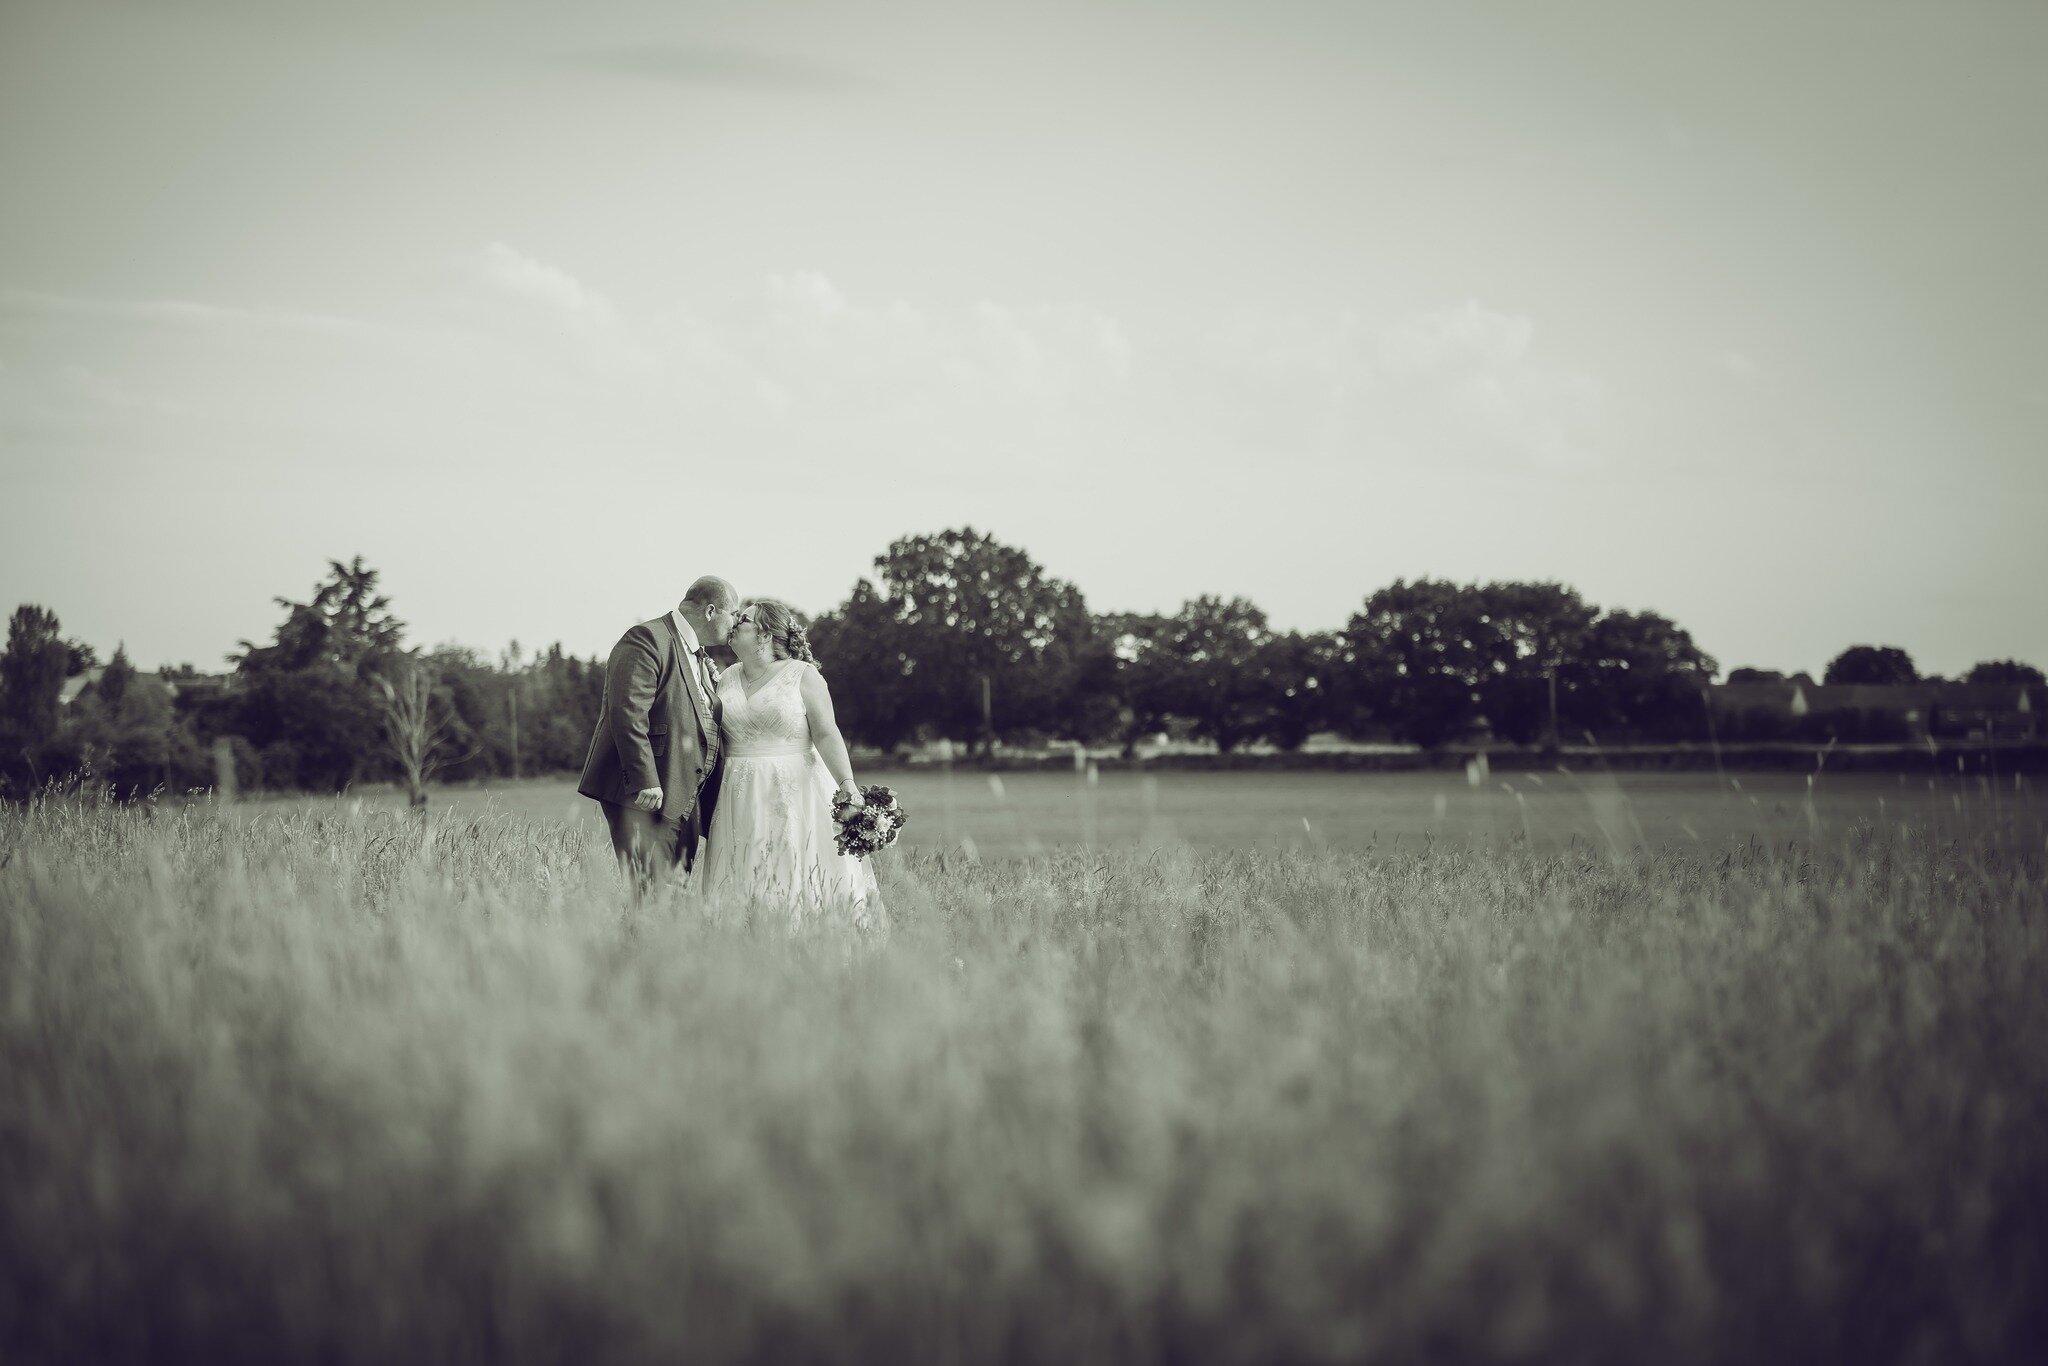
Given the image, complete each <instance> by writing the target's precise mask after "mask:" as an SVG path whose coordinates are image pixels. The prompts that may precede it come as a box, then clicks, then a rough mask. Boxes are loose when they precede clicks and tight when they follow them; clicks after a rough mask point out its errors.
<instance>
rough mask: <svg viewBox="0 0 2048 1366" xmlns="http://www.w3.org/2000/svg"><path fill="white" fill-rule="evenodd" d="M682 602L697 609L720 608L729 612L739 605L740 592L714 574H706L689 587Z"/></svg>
mask: <svg viewBox="0 0 2048 1366" xmlns="http://www.w3.org/2000/svg"><path fill="white" fill-rule="evenodd" d="M683 601H684V603H686V604H694V605H695V606H698V607H722V608H724V609H725V610H727V611H731V610H732V609H733V608H735V607H737V606H739V605H740V590H739V589H737V588H734V587H733V586H732V585H731V584H729V583H727V582H726V581H725V580H724V579H721V578H719V577H718V576H717V575H716V574H706V575H705V576H704V577H703V578H701V579H699V580H697V581H696V582H695V583H693V584H691V585H690V591H689V592H687V593H685V594H683Z"/></svg>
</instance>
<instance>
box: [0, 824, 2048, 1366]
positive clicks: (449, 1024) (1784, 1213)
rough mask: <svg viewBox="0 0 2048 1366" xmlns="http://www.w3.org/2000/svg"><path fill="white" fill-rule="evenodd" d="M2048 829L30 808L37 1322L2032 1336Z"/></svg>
mask: <svg viewBox="0 0 2048 1366" xmlns="http://www.w3.org/2000/svg"><path fill="white" fill-rule="evenodd" d="M2042 870H2043V849H2042V845H2041V843H2040V839H2039V836H2038V834H2027V835H2024V836H2023V835H2021V834H2020V833H2018V832H2016V831H2013V830H2008V829H2003V828H1998V827H1996V826H1990V825H1987V826H1984V827H1982V828H1979V829H1976V830H1973V831H1969V832H1964V833H1957V832H1954V831H1949V832H1941V833H1937V832H1934V831H1932V830H1928V829H1921V830H1917V831H1916V830H1914V829H1910V828H1901V827H1898V826H1896V825H1893V826H1891V827H1888V828H1887V829H1886V830H1885V831H1884V832H1882V833H1880V832H1876V831H1872V830H1863V831H1859V832H1851V833H1850V834H1849V835H1847V836H1845V837H1844V838H1842V839H1841V840H1839V841H1836V842H1835V845H1834V847H1830V848H1829V849H1827V850H1824V851H1820V852H1813V851H1797V850H1787V849H1772V848H1764V847H1751V848H1748V849H1744V850H1740V851H1736V852H1723V853H1720V854H1717V855H1713V856H1710V857H1707V856H1701V857H1679V856H1674V855H1651V854H1640V855H1636V856H1633V857H1628V858H1619V859H1616V858H1604V859H1603V858H1598V857H1595V856H1594V855H1592V854H1590V853H1588V852H1587V851H1585V850H1574V851H1570V852H1563V853H1555V852H1553V853H1540V852H1535V851H1531V850H1529V849H1526V848H1522V849H1517V848H1512V847H1509V848H1500V847H1494V848H1488V849H1485V850H1480V851H1473V850H1468V849H1459V848H1455V847H1437V848H1427V849H1410V850H1406V851H1401V852H1385V851H1381V852H1375V853H1371V854H1343V853H1336V852H1329V851H1296V852H1292V853H1281V852H1271V851H1269V852H1262V853H1200V854H1197V853H1191V852H1186V851H1182V852H1157V851H1154V852H1151V853H1138V852H1123V853H1109V854H1105V853H1094V854H1086V853H1081V852H1069V853H1062V854H1053V855H1048V856H1046V857H1044V858H1041V859H1037V860H1032V861H1026V862H1021V863H1013V864H1007V865H981V864H974V863H969V862H965V861H962V860H959V859H958V858H954V859H952V860H951V861H942V859H941V858H939V857H938V856H934V855H930V854H911V855H907V856H900V857H897V858H895V859H892V860H886V861H885V864H884V867H883V869H882V873H883V877H884V881H885V886H886V888H887V891H888V894H889V897H890V901H891V906H892V909H893V912H894V915H895V918H896V930H895V933H894V935H893V936H892V938H891V939H890V940H889V941H888V943H887V944H886V945H885V946H883V947H881V948H880V949H878V950H874V951H871V952H863V953H858V954H854V955H852V956H849V954H848V953H847V947H848V946H847V945H845V944H842V943H837V942H818V941H811V940H800V941H797V942H794V943H792V942H790V941H789V940H787V939H784V938H781V937H778V936H776V935H774V934H771V933H765V932H763V933H754V932H750V931H748V930H746V929H743V928H730V927H727V928H713V927H709V926H706V925H705V924H703V923H702V922H701V921H700V920H699V919H697V918H696V917H695V916H694V915H693V914H692V913H691V911H690V910H689V908H688V906H687V904H686V903H681V902H676V901H665V902H655V903H652V904H649V905H646V906H640V907H635V906H633V905H632V904H630V903H629V902H628V901H627V900H626V899H625V898H624V897H623V895H622V893H621V891H620V889H619V888H618V886H617V883H616V880H615V875H614V873H613V871H612V869H611V867H610V863H609V856H608V854H607V853H605V852H604V851H603V850H602V848H601V846H600V844H599V842H598V840H597V839H596V838H595V836H594V834H593V830H592V829H591V828H590V827H588V826H568V827H565V826H558V825H546V824H539V823H533V822H529V821H525V820H521V819H519V818H516V817H511V816H504V815H499V816H493V817H487V818H471V817H459V816H452V815H448V814H442V815H439V816H437V817H435V818H434V820H433V821H432V822H431V823H430V824H428V825H426V826H424V827H423V826H422V825H421V824H419V823H418V822H417V821H415V820H413V819H412V818H410V817H407V816H404V815H400V814H395V813H379V812H361V811H357V812H353V813H351V812H349V811H348V810H346V809H345V808H330V809H327V810H324V811H291V812H283V813H280V814H276V815H262V816H258V817H256V818H254V819H246V820H235V821H228V820H223V819H220V818H218V817H217V816H216V814H215V813H213V812H212V811H211V810H210V809H208V808H206V807H204V806H198V807H191V808H187V809H184V810H173V809H162V810H156V809H149V808H143V809H129V810H123V809H116V808H109V807H103V806H94V805H89V804H68V805H67V804H61V803H54V802H52V803H44V804H41V805H38V806H35V807H31V808H28V809H13V810H9V811H6V812H4V813H0V1262H4V1265H0V1354H5V1355H7V1356H8V1359H10V1360H13V1361H41V1360H91V1361H118V1360H141V1359H155V1360H169V1359H179V1360H209V1361H217V1362H231V1361H265V1362H274V1361H292V1360H313V1359H317V1360H322V1361H330V1362H358V1361H360V1362H386V1361H398V1360H434V1361H513V1362H517V1361H576V1362H584V1361H591V1362H596V1361H640V1360H647V1361H654V1360H671V1359H677V1358H679V1357H686V1358H687V1359H690V1360H693V1361H804V1360H816V1361H884V1360H919V1361H958V1362H981V1361H995V1360H1004V1361H1017V1362H1038V1361H1044V1362H1055V1361H1058V1362H1066V1361H1077V1360H1093V1359H1112V1358H1113V1359H1119V1360H1140V1361H1142V1360H1157V1361H1164V1360H1176V1361H1181V1360H1218V1361H1240V1360H1241V1361H1271V1360H1282V1359H1285V1360H1298V1361H1319V1360H1331V1361H1335V1360H1360V1359H1379V1360H1408V1359H1421V1358H1427V1359H1431V1360H1573V1361H1616V1362H1622V1361H1667V1362H1686V1361H1720V1360H1756V1359H1771V1360H1779V1359H1787V1360H1790V1359H1801V1360H1842V1361H1847V1360H1856V1361H1871V1360H1914V1361H1928V1362H1949V1361H1959V1360H1992V1359H2000V1358H2006V1357H2016V1356H2017V1355H2019V1354H2020V1353H2022V1352H2023V1351H2024V1350H2026V1349H2027V1348H2028V1347H2029V1346H2031V1345H2032V1344H2033V1343H2034V1342H2037V1341H2038V1340H2040V1338H2041V1337H2042V1335H2043V1334H2044V1332H2048V1316H2044V1312H2043V1309H2042V1307H2041V1301H2040V1300H2039V1298H2038V1292H2039V1291H2040V1289H2041V1288H2042V1286H2043V1285H2044V1284H2048V1245H2044V1239H2048V993H2044V991H2043V981H2044V968H2048V926H2044V921H2043V914H2044V909H2048V907H2044V897H2043V893H2042Z"/></svg>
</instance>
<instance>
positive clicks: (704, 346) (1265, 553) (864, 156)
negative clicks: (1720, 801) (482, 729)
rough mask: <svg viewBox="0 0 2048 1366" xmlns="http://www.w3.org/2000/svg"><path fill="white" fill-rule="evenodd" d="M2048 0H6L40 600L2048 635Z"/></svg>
mask: <svg viewBox="0 0 2048 1366" xmlns="http://www.w3.org/2000/svg"><path fill="white" fill-rule="evenodd" d="M2043 70H2048V5H2042V4H2039V3H2036V2H2035V0H1995V2H1994V0H1928V2H1927V3H1899V2H1897V0H1808V2H1807V3H1801V4H1790V5H1788V4H1785V3H1783V2H1782V0H1771V2H1770V3H1754V0H1721V2H1720V3H1716V4H1713V5H1704V4H1689V5H1679V4H1667V3H1658V2H1656V0H1548V2H1546V3H1541V4H1531V3H1526V0H1522V2H1516V0H1502V2H1500V3H1479V2H1478V0H1398V2H1394V0H1390V2H1389V3H1370V0H1367V2H1364V3H1358V2H1354V3H1341V4H1337V3H1303V2H1302V0H1247V2H1245V3H1236V2H1226V0H1172V2H1171V3H1165V2H1163V0H1162V2H1160V3H1141V2H1138V0H1126V2H1125V3H1087V4H1083V3H1076V2H1074V0H1031V3H979V4H975V3H957V2H956V3H928V2H925V0H919V2H917V3H910V2H908V0H876V2H875V3H860V2H856V0H838V2H837V3H787V2H785V0H746V3H688V2H687V0H578V3H576V4H573V5H572V4H567V3H537V2H536V0H492V2H491V3H484V0H461V2H457V3H432V2H431V0H351V3H348V4H342V3H339V2H338V0H320V3H311V2H309V0H183V2H182V3H181V2H180V0H150V2H149V3H142V2H141V0H0V187H4V190H0V505H4V522H0V599H4V601H0V610H8V609H11V608H12V606H13V605H14V604H15V603H19V602H34V603H38V604H40V605H43V606H46V607H49V608H51V609H52V610H54V611H56V612H57V613H58V615H59V616H60V618H61V619H62V621H63V625H64V631H65V634H66V635H68V636H72V637H74V638H82V639H85V640H88V641H90V642H92V643H94V644H95V645H96V646H97V647H98V648H99V650H100V652H101V654H102V655H103V656H104V655H107V654H110V653H111V652H112V649H113V647H114V645H115V644H116V643H117V642H125V644H126V646H127V648H128V650H129V653H130V655H131V657H132V658H134V659H135V660H136V661H137V663H138V664H141V665H143V666H145V667H152V666H155V665H158V664H164V663H173V662H183V661H189V662H193V663H196V664H198V665H199V666H200V667H201V668H217V667H221V665H222V660H223V657H224V656H225V655H227V654H228V653H229V652H231V651H233V650H234V649H235V648H236V643H237V642H238V641H239V640H242V639H258V640H261V639H267V638H268V636H269V634H270V632H271V631H272V630H273V629H274V627H275V625H276V623H277V621H278V620H279V619H280V616H281V613H280V611H279V609H278V608H277V606H276V605H275V603H274V602H273V599H274V598H275V597H278V596H280V595H282V596H287V597H293V598H298V599H303V598H305V597H306V596H307V595H308V594H309V593H310V591H311V590H312V588H313V586H314V584H315V582H316V581H317V580H319V579H320V578H321V577H322V575H323V574H324V573H325V570H326V565H327V562H328V561H329V560H333V559H342V560H346V559H348V558H350V557H353V556H356V555H361V556H363V557H364V558H365V559H366V560H367V561H368V563H370V564H371V565H372V566H373V567H375V568H376V569H378V570H379V571H380V572H381V573H382V575H383V587H384V589H385V590H386V591H387V592H388V593H389V594H390V596H391V598H392V602H393V607H394V610H395V611H396V612H397V614H398V615H399V616H400V617H401V618H403V619H404V620H405V621H406V622H407V623H408V624H409V627H410V633H409V639H410V640H412V641H413V642H415V643H419V644H435V643H441V642H458V643H461V644H466V645H470V646H473V647H476V648H478V649H480V650H483V651H484V652H486V653H487V654H495V653H496V652H497V651H499V650H500V649H502V648H504V647H505V646H506V645H507V644H508V643H509V642H511V641H514V640H517V641H519V642H521V643H522V644H523V645H524V646H525V647H526V648H527V649H528V650H531V649H533V648H534V647H536V646H542V645H545V644H547V643H549V642H554V641H559V642H561V643H562V644H563V646H564V647H565V648H567V649H569V650H571V651H572V652H575V653H578V654H584V655H590V654H601V653H603V652H605V651H606V650H607V649H608V648H609V647H610V644H611V642H612V641H613V640H614V639H616V637H617V636H618V634H619V632H620V630H621V629H622V628H623V627H625V626H626V625H628V624H630V623H632V622H634V621H637V620H641V619H644V618H646V617H649V616H653V615H656V614H658V613H659V612H661V611H664V610H666V609H667V608H668V607H669V606H671V605H672V604H673V603H674V601H675V600H676V599H677V598H678V597H679V596H680V595H681V592H682V590H683V589H684V588H685V587H686V586H687V585H688V583H689V581H690V580H691V579H692V578H694V577H696V576H697V575H699V574H702V573H718V574H722V575H724V576H726V577H728V578H730V579H732V580H733V581H734V582H736V583H737V584H738V585H739V587H740V588H741V590H742V591H743V592H745V593H762V594H769V595H774V596H779V597H783V598H786V599H788V600H790V601H792V602H794V603H796V604H797V605H798V606H799V607H802V608H804V609H806V610H809V611H818V610H823V609H828V608H830V607H832V606H833V605H835V604H836V603H838V602H840V601H842V600H843V599H844V597H845V596H846V594H847V592H848V590H849V589H850V588H851V587H852V585H853V584H854V582H855V580H856V579H858V578H860V577H861V576H863V575H871V574H872V573H873V568H872V562H873V560H874V558H875V557H876V556H877V555H879V554H880V553H882V552H883V551H884V550H885V549H886V548H887V546H888V544H889V543H890V542H891V541H893V540H895V539H897V538H899V537H902V536H906V535H913V534H921V533H931V532H937V531H941V530H944V529H946V528H953V527H961V526H969V525H971V526H973V527H975V528H976V529H977V530H981V531H985V532H991V533H993V534H995V535H996V536H998V537H999V538H1000V539H1002V540H1004V541H1005V542H1008V543H1010V544H1013V545H1018V546H1021V547H1023V548H1024V549H1025V550H1027V551H1028V552H1029V553H1030V554H1031V555H1032V556H1033V558H1034V559H1035V560H1036V561H1037V562H1038V563H1039V564H1040V565H1042V566H1043V567H1044V568H1045V569H1046V571H1047V572H1048V573H1050V574H1052V575H1055V576H1057V577H1059V578H1062V579H1066V580H1069V581H1071V582H1073V583H1075V584H1077V585H1078V586H1079V587H1080V588H1081V589H1082V591H1083V592H1084V593H1085V595H1086V597H1087V600H1088V602H1089V604H1090V606H1091V607H1093V608H1095V609H1097V610H1105V611H1107V610H1122V611H1167V612H1170V611H1173V610H1175V609H1176V608H1177V607H1178V606H1179V605H1180V603H1181V602H1182V601H1184V600H1185V599H1188V598H1192V597H1194V596H1196V595H1199V594H1204V593H1210V594H1218V595H1224V596H1230V595H1242V596H1244V597H1248V598H1250V599H1251V600H1252V601H1254V602H1255V603H1257V604H1258V605H1259V606H1260V607H1262V608H1263V609H1265V611H1266V612H1267V613H1268V614H1269V616H1270V618H1271V619H1272V622H1273V624H1274V625H1275V626H1276V627H1280V628H1287V629H1304V630H1309V629H1330V628H1335V627H1339V626H1341V625H1342V624H1343V623H1344V621H1345V619H1346V618H1347V617H1348V616H1349V614H1350V613H1352V612H1353V611H1355V610H1357V609H1358V607H1359V606H1360V604H1361V603H1362V601H1363V600H1364V598H1365V597H1366V596H1367V595H1368V594H1369V593H1371V592H1372V591H1373V590H1374V589H1376V588H1379V587H1382V586H1385V585H1387V584H1389V583H1392V582H1393V581H1394V580H1396V579H1398V578H1408V579H1414V578H1417V577H1424V576H1428V577H1437V578H1449V579H1453V580H1457V581H1459V582H1483V581H1488V580H1495V579H1521V580H1544V581H1559V582H1563V583H1566V584H1569V585H1571V586H1572V587H1574V588H1576V589H1578V590H1579V592H1580V593H1581V594H1582V595H1583V596H1584V597H1585V598H1586V599H1587V600H1588V601H1589V602H1592V603H1594V604H1596V605H1598V606H1602V607H1613V608H1627V609H1631V610H1652V611H1657V612H1661V613H1663V614H1665V615H1667V616H1669V617H1671V618H1673V619H1674V620H1676V621H1677V622H1678V623H1679V624H1680V625H1682V626H1684V627H1686V628H1687V629H1688V630H1690V631H1691V633H1692V634H1693V637H1694V639H1695V641H1696V642H1697V643H1698V644H1699V645H1700V647H1701V648H1703V649H1704V650H1705V651H1706V652H1707V653H1709V654H1710V655H1712V656H1714V657H1715V658H1716V659H1717V660H1718V661H1719V662H1720V664H1721V665H1722V667H1723V668H1724V669H1726V668H1732V667H1735V666H1738V665H1752V666H1761V667H1768V668H1780V669H1785V670H1787V671H1792V670H1798V669H1807V670H1812V671H1815V672H1818V671H1819V670H1820V669H1821V668H1822V667H1824V666H1825V664H1826V663H1827V661H1828V660H1829V659H1830V658H1832V657H1833V656H1834V655H1835V654H1836V653H1838V652H1839V651H1840V650H1841V649H1843V648H1845V647H1846V646H1848V645H1851V644H1857V643H1869V644H1889V645H1897V646H1902V647H1904V648H1905V649H1907V650H1908V651H1909V652H1910V653H1911V654H1912V655H1913V657H1914V659H1915V661H1916V662H1917V663H1918V664H1919V666H1920V667H1921V669H1922V670H1923V671H1926V672H1943V673H1950V674H1953V673H1956V672H1959V671H1961V670H1963V669H1965V668H1967V667H1968V666H1969V665H1970V664H1971V663H1973V662H1975V661H1977V660H1981V659H1989V658H2010V657H2016V658H2020V659H2023V660H2029V661H2031V662H2033V663H2035V664H2037V665H2044V666H2048V608H2044V606H2043V602H2042V598H2041V586H2042V583H2043V581H2044V577H2048V576H2044V572H2043V571H2044V570H2048V549H2044V548H2043V542H2044V538H2043V537H2042V536H2041V535H2040V533H2039V530H2038V527H2039V524H2040V522H2041V521H2042V516H2041V513H2042V509H2043V508H2044V507H2048V328H2044V327H2043V325H2042V319H2043V317H2044V316H2048V252H2043V250H2042V247H2041V244H2042V243H2044V242H2048V157H2043V156H2042V155H2040V144H2041V138H2042V134H2043V133H2044V131H2048V82H2044V81H2041V80H2040V79H2038V77H2039V73H2040V72H2041V71H2043Z"/></svg>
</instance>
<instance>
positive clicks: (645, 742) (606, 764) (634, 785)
mask: <svg viewBox="0 0 2048 1366" xmlns="http://www.w3.org/2000/svg"><path fill="white" fill-rule="evenodd" d="M695 667H696V663H695V661H694V660H692V659H691V658H690V654H689V651H688V650H687V649H686V648H685V647H684V645H683V641H682V637H681V636H679V635H677V634H676V628H675V623H674V622H673V620H672V619H671V618H669V617H665V616H663V617H656V618H655V619H654V620H653V621H643V622H641V623H640V624H639V625H638V626H635V627H634V628H633V629H632V630H630V631H628V632H626V634H625V635H623V636H621V637H619V643H618V644H617V645H614V646H613V647H612V654H611V658H610V659H609V660H607V661H606V662H605V666H604V710H603V711H602V712H600V713H599V714H598V718H597V729H596V731H595V733H594V734H592V735H591V737H590V755H589V757H588V758H586V759H585V760H584V761H583V781H582V782H580V783H578V784H577V787H576V790H577V791H578V792H581V793H582V794H583V795H584V796H586V797H591V798H594V799H596V800H598V801H601V802H618V803H620V804H621V805H630V804H631V803H632V800H633V798H634V797H636V796H638V795H639V794H640V793H641V792H643V791H645V790H646V789H647V788H650V787H658V788H660V789H661V817H662V819H663V820H667V821H676V820H681V819H683V818H684V817H686V816H694V817H695V824H696V826H697V829H698V830H700V831H701V830H703V829H704V828H705V827H706V826H708V825H709V824H710V823H711V807H712V805H713V803H714V802H716V801H717V799H718V778H719V769H720V760H721V759H722V758H723V757H724V756H723V755H721V754H720V752H719V740H718V717H717V715H716V713H715V711H714V710H713V709H714V708H715V707H716V706H717V702H716V700H715V698H714V697H713V696H712V694H711V693H710V692H709V691H708V690H707V691H705V692H704V694H703V697H704V706H703V709H702V710H701V711H700V709H699V707H698V704H697V697H698V691H697V690H696V689H693V688H692V687H691V686H690V678H689V671H690V670H692V669H694V668H695Z"/></svg>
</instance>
